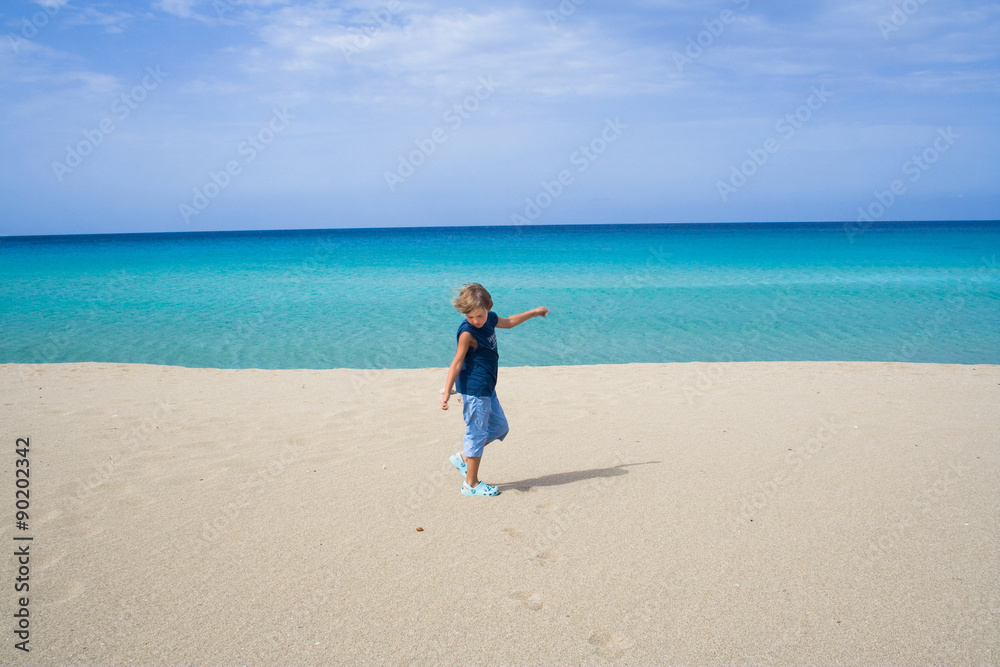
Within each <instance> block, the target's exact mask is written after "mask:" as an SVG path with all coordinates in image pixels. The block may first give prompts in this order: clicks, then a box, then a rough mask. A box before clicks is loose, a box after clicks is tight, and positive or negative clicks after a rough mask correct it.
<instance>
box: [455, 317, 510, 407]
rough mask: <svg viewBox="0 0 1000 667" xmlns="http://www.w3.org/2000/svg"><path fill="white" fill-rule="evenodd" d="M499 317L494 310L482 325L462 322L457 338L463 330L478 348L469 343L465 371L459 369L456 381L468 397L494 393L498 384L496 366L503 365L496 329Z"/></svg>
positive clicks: (457, 386) (464, 364)
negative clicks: (477, 326)
mask: <svg viewBox="0 0 1000 667" xmlns="http://www.w3.org/2000/svg"><path fill="white" fill-rule="evenodd" d="M499 320H500V316H499V315H497V314H496V313H494V312H493V311H492V310H491V311H490V312H489V314H488V315H487V316H486V324H484V325H483V326H482V327H481V328H479V329H477V328H476V327H474V326H472V325H471V324H469V321H468V320H462V325H461V326H460V327H458V333H457V334H455V340H456V342H457V341H458V338H459V337H460V336H461V335H462V332H463V331H468V332H469V333H470V334H472V337H473V338H474V339H475V341H476V343H478V344H479V347H477V348H475V349H473V347H472V346H471V345H470V346H469V350H468V352H466V353H465V362H464V363H463V364H462V370H460V371H459V372H458V379H456V380H455V389H456V390H457V391H458V393H460V394H468V395H469V396H492V395H493V390H494V389H496V386H497V368H498V367H499V366H500V355H499V354H498V353H497V335H496V332H495V328H496V325H497V322H498V321H499Z"/></svg>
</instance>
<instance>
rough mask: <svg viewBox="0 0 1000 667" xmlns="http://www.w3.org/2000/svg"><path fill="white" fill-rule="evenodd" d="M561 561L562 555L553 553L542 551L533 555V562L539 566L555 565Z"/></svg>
mask: <svg viewBox="0 0 1000 667" xmlns="http://www.w3.org/2000/svg"><path fill="white" fill-rule="evenodd" d="M562 559H563V555H562V554H560V553H556V552H554V551H543V552H542V553H540V554H536V555H535V559H534V560H535V562H536V563H538V564H539V565H543V566H546V565H555V564H556V563H558V562H559V561H561V560H562Z"/></svg>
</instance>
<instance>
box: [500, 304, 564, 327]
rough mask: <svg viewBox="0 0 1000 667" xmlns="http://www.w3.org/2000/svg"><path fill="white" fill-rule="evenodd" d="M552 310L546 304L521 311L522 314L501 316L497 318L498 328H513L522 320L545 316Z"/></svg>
mask: <svg viewBox="0 0 1000 667" xmlns="http://www.w3.org/2000/svg"><path fill="white" fill-rule="evenodd" d="M550 312H552V311H550V310H549V309H548V308H546V307H545V306H539V307H538V308H532V309H531V310H529V311H527V312H525V313H521V314H520V315H511V316H510V317H501V318H500V319H498V320H497V328H498V329H513V328H514V327H516V326H517V325H518V324H520V323H521V322H525V321H527V320H530V319H531V318H532V317H545V316H546V315H548V314H549V313H550Z"/></svg>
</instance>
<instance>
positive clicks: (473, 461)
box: [462, 454, 483, 488]
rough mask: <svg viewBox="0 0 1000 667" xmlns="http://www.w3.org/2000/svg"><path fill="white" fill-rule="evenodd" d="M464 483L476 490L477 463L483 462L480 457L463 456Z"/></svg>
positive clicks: (477, 479) (477, 482)
mask: <svg viewBox="0 0 1000 667" xmlns="http://www.w3.org/2000/svg"><path fill="white" fill-rule="evenodd" d="M462 458H463V459H465V466H466V468H465V483H466V484H468V485H469V486H471V487H472V488H476V487H477V486H478V485H479V462H480V461H482V460H483V457H482V456H465V455H464V454H463V455H462Z"/></svg>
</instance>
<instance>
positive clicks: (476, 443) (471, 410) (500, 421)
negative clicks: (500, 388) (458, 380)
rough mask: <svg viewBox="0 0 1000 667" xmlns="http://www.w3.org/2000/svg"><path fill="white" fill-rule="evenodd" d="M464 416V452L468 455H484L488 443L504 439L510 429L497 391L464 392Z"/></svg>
mask: <svg viewBox="0 0 1000 667" xmlns="http://www.w3.org/2000/svg"><path fill="white" fill-rule="evenodd" d="M462 418H463V419H465V438H464V439H463V440H462V453H463V454H465V455H466V456H482V455H483V447H485V446H486V444H487V443H489V442H493V441H494V440H503V439H504V438H505V437H506V436H507V431H509V430H510V429H509V428H508V426H507V417H506V415H504V413H503V408H501V407H500V401H499V399H497V393H496V392H495V391H494V392H493V395H492V396H469V395H468V394H462Z"/></svg>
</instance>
